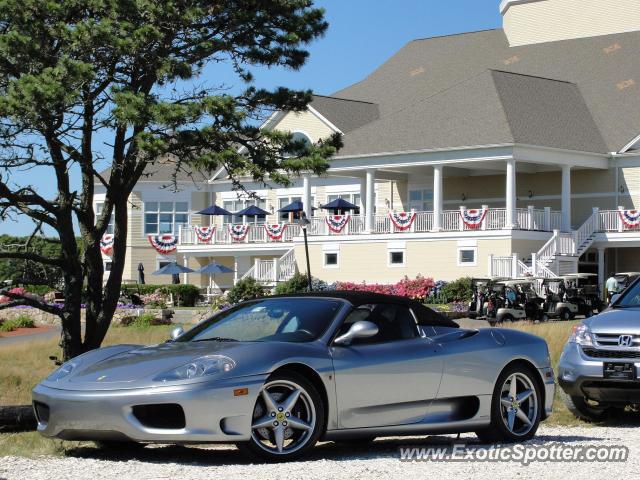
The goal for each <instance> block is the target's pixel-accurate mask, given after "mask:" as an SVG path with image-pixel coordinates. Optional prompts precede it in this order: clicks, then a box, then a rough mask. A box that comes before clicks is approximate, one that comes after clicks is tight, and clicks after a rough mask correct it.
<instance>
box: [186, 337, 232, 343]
mask: <svg viewBox="0 0 640 480" xmlns="http://www.w3.org/2000/svg"><path fill="white" fill-rule="evenodd" d="M194 342H239V340H236V339H235V338H225V337H211V338H199V339H198V340H194Z"/></svg>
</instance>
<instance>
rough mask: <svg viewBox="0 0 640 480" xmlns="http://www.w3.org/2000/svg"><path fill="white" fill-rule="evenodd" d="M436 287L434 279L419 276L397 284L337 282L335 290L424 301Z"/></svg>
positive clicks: (407, 278) (404, 279) (405, 279)
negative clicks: (380, 294)
mask: <svg viewBox="0 0 640 480" xmlns="http://www.w3.org/2000/svg"><path fill="white" fill-rule="evenodd" d="M435 285H436V283H435V282H434V281H433V279H432V278H426V277H423V276H422V275H418V276H417V277H416V278H415V279H410V278H409V277H404V278H403V279H402V280H400V281H399V282H398V283H396V284H381V283H364V282H363V283H354V282H337V283H336V284H335V289H336V290H349V291H359V292H369V293H382V294H385V295H398V296H400V297H407V298H411V299H414V300H418V301H423V300H424V299H425V298H427V297H428V296H429V294H430V293H431V291H432V289H433V288H434V287H435Z"/></svg>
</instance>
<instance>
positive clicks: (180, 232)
mask: <svg viewBox="0 0 640 480" xmlns="http://www.w3.org/2000/svg"><path fill="white" fill-rule="evenodd" d="M178 243H179V244H182V225H178Z"/></svg>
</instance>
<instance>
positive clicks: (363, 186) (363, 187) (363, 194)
mask: <svg viewBox="0 0 640 480" xmlns="http://www.w3.org/2000/svg"><path fill="white" fill-rule="evenodd" d="M366 211H367V177H362V178H361V179H360V215H366Z"/></svg>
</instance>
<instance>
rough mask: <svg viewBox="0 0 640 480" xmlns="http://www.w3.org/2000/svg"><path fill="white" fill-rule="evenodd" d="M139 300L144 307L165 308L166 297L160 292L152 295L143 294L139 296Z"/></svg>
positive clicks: (157, 291)
mask: <svg viewBox="0 0 640 480" xmlns="http://www.w3.org/2000/svg"><path fill="white" fill-rule="evenodd" d="M140 300H141V301H142V303H144V305H145V306H146V307H151V308H167V302H166V297H165V295H164V294H163V293H161V292H160V290H159V289H158V290H156V291H155V292H153V293H145V294H144V295H140Z"/></svg>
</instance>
